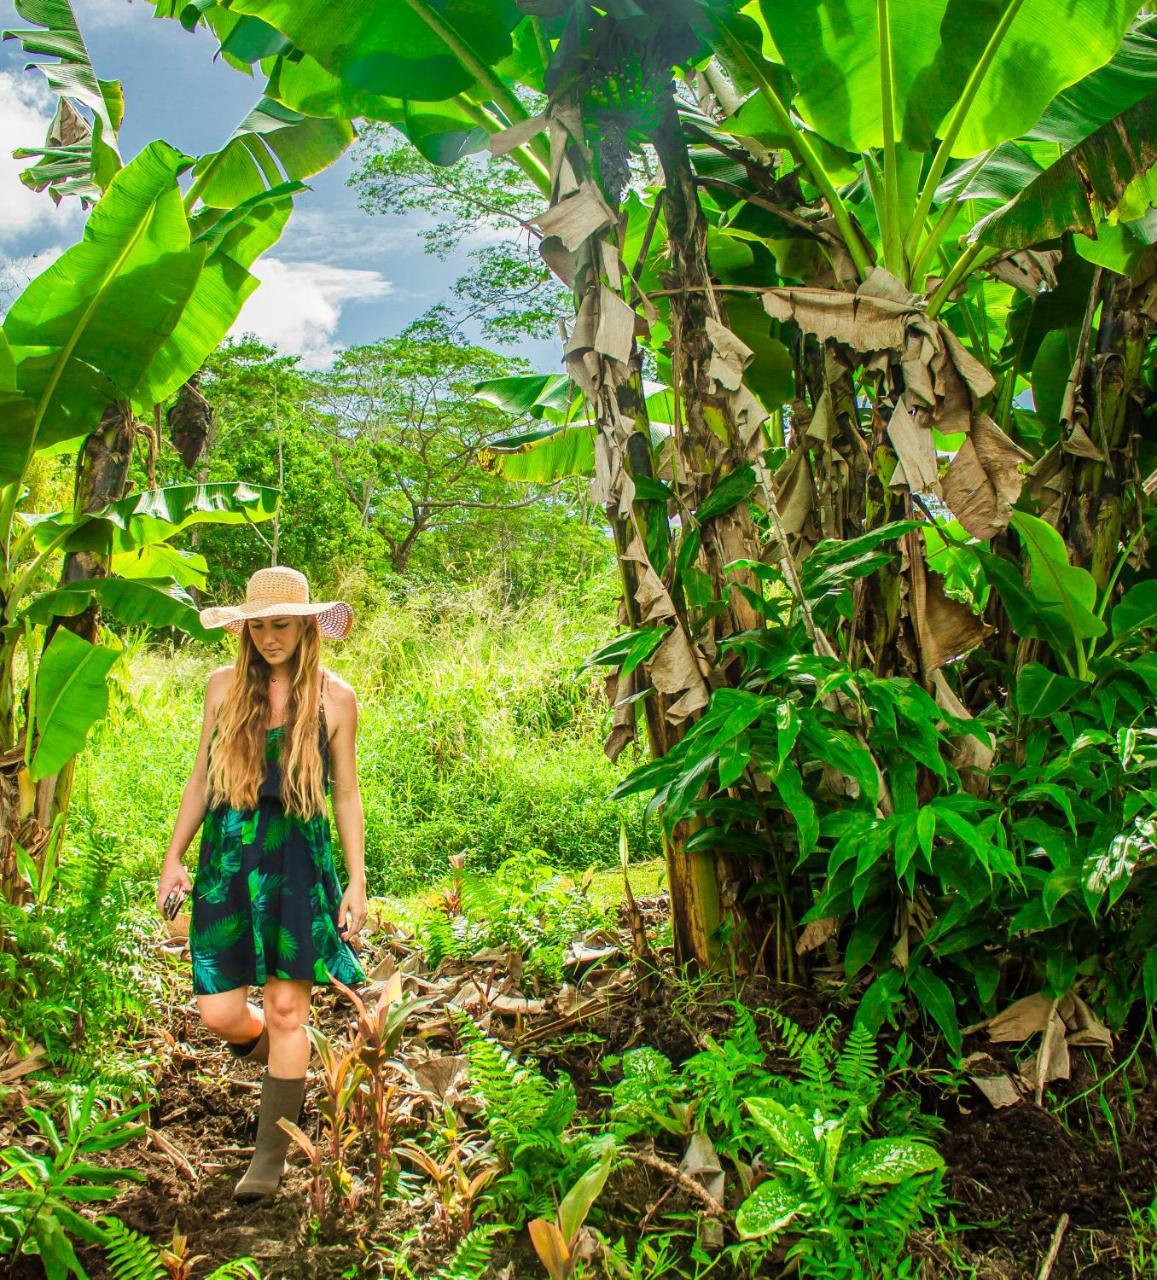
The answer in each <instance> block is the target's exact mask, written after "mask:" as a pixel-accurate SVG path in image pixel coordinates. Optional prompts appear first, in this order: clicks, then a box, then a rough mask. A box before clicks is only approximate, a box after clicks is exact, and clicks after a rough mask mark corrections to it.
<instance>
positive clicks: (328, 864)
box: [189, 712, 366, 995]
mask: <svg viewBox="0 0 1157 1280" xmlns="http://www.w3.org/2000/svg"><path fill="white" fill-rule="evenodd" d="M284 739H285V729H284V727H283V726H279V727H278V728H276V729H270V730H269V731H268V732H267V734H266V738H265V780H264V782H263V783H262V786H261V791H260V794H259V797H258V802H257V808H256V809H231V808H230V807H229V806H228V805H227V804H220V805H218V806H217V807H216V808H215V809H211V810H210V811H209V812H208V813H207V814H206V815H205V823H204V826H203V827H202V830H201V850H200V856H199V857H198V860H197V875H196V878H195V880H194V882H193V894H192V901H193V906H192V916H191V923H190V927H189V950H190V951H191V952H192V956H193V990H194V991H195V992H196V993H197V994H198V995H213V994H216V993H217V992H220V991H231V990H233V989H234V988H236V987H248V986H262V985H264V983H265V982H266V980H267V979H268V978H304V979H308V980H309V981H312V982H329V981H330V980H331V979H332V978H337V979H338V980H339V981H341V982H344V983H346V984H350V983H355V982H364V981H365V976H366V975H365V972H364V971H363V969H362V967H361V964H360V963H359V962H358V958H357V956H356V955H355V954H354V952H353V949H352V948H351V947H350V945H349V943H348V942H345V941H343V940H342V937H341V935H340V934H339V933H338V930H337V925H338V920H337V912H338V907H339V905H340V904H341V892H342V891H341V885H340V884H339V883H338V878H337V870H336V868H335V866H334V858H333V849H332V847H331V844H330V826H329V817H328V815H327V814H325V813H322V814H319V815H318V816H317V817H316V818H309V819H306V818H300V817H298V816H296V815H295V814H292V813H286V811H285V809H284V807H283V806H282V803H281V750H282V746H283V744H284ZM321 752H322V762H323V765H324V767H325V779H326V791H327V793H328V791H329V734H328V731H327V730H326V726H325V714H324V712H323V713H322V721H321Z"/></svg>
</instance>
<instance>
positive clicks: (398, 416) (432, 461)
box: [312, 309, 542, 574]
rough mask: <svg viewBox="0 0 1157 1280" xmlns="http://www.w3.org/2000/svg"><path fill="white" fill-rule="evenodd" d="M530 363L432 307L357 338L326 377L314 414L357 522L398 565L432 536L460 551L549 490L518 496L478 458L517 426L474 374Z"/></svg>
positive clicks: (400, 569) (401, 568)
mask: <svg viewBox="0 0 1157 1280" xmlns="http://www.w3.org/2000/svg"><path fill="white" fill-rule="evenodd" d="M524 368H525V365H524V362H522V361H519V360H512V359H509V358H507V357H503V356H499V355H496V354H495V353H494V352H492V351H488V350H486V349H485V348H484V347H479V346H474V345H471V344H469V343H467V342H465V341H464V340H463V339H462V338H461V336H460V334H459V333H458V332H457V331H456V330H455V328H454V327H453V325H452V324H451V322H450V321H449V318H448V317H447V315H446V313H445V312H444V311H443V310H441V309H435V310H434V311H432V312H430V313H429V314H427V315H426V316H424V317H422V318H421V319H420V320H418V321H415V323H414V324H412V325H410V326H409V327H408V328H407V329H405V330H404V331H403V332H402V333H401V334H400V335H399V336H398V337H396V338H389V339H385V340H383V341H381V342H376V343H372V344H369V345H366V346H359V347H351V348H350V349H349V350H348V351H345V352H343V353H342V354H341V355H339V356H338V358H337V360H336V361H335V362H334V366H333V369H332V370H331V371H330V372H329V373H327V374H325V375H322V376H321V377H319V378H318V379H317V381H316V384H315V387H314V390H313V398H312V405H313V409H312V412H313V414H314V421H315V423H316V425H317V426H318V427H319V428H320V430H321V431H322V432H323V433H324V434H326V435H327V437H328V439H329V443H330V450H331V456H332V459H333V465H334V468H335V470H336V473H337V476H338V478H339V480H340V482H341V484H342V486H343V489H344V492H345V494H346V497H347V499H348V500H349V502H350V503H351V504H352V506H353V508H354V510H355V511H356V513H357V519H358V521H359V522H360V524H361V526H362V527H363V528H365V529H367V530H374V531H375V532H376V533H377V534H379V535H380V537H381V539H382V540H383V542H384V543H385V546H386V548H387V549H388V556H389V560H390V563H391V565H392V566H393V569H394V571H395V572H396V573H399V574H402V573H405V572H406V570H407V569H408V568H409V566H410V561H411V557H412V555H413V553H414V549H415V547H416V546H417V544H418V541H419V539H420V538H422V537H423V536H424V535H427V534H430V533H438V534H440V535H441V539H442V542H443V544H444V545H447V546H449V548H450V549H452V550H453V549H455V548H456V549H458V550H459V551H461V543H462V537H463V535H469V538H468V540H471V541H476V540H479V539H482V540H484V535H483V532H482V529H481V528H480V526H484V525H486V524H487V523H488V521H487V519H486V517H487V516H492V515H495V514H498V513H507V512H511V511H516V510H522V509H524V508H527V507H530V506H533V505H535V504H536V503H538V502H540V501H541V500H542V495H541V494H540V493H537V492H536V493H532V494H531V495H530V496H529V497H528V496H527V495H526V493H525V490H522V489H520V490H518V491H517V492H518V496H517V497H513V496H512V492H513V490H512V486H510V485H509V484H508V483H507V482H506V481H504V480H502V479H500V478H497V477H494V476H490V475H487V474H486V473H485V472H483V471H482V470H481V468H480V467H479V466H478V463H477V455H478V451H479V449H481V448H482V447H483V446H484V445H485V444H487V443H488V442H489V441H490V440H492V439H494V438H496V437H498V436H501V435H505V434H507V433H508V432H509V429H510V425H509V419H508V418H506V417H504V416H503V415H502V414H500V413H498V412H497V411H496V410H495V409H493V408H492V407H491V406H490V405H487V404H485V403H483V402H482V401H480V400H479V399H477V397H476V396H475V395H474V385H475V383H477V382H479V381H481V380H482V379H485V378H497V377H501V376H503V375H504V374H511V373H515V372H518V371H521V370H523V369H524Z"/></svg>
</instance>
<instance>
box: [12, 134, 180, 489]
mask: <svg viewBox="0 0 1157 1280" xmlns="http://www.w3.org/2000/svg"><path fill="white" fill-rule="evenodd" d="M187 164H188V161H187V160H186V158H185V157H184V156H182V155H181V154H180V152H178V151H174V150H173V148H172V147H170V146H168V145H167V144H165V143H163V142H154V143H150V145H149V146H147V147H146V148H145V149H144V151H142V152H141V153H140V155H138V156H137V157H136V159H134V160H133V161H132V162H131V163H130V164H128V165H126V166H125V168H123V169H122V170H121V171H120V172H119V173H118V174H117V175H116V177H115V178H113V180H112V182H111V184H110V185H109V189H108V191H107V192H106V193H105V195H104V198H103V199H102V200H101V201H100V202H99V203H98V204H97V205H96V207H95V208H94V209H93V211H92V213H91V215H90V216H89V219H88V222H87V223H86V224H85V229H84V239H83V241H82V242H81V243H80V244H77V245H74V246H73V247H72V248H71V249H68V250H66V251H65V252H64V253H63V254H61V256H60V257H59V258H57V260H56V261H55V262H54V263H53V264H52V265H51V266H50V267H48V269H47V270H45V271H44V272H42V273H41V274H40V275H39V276H37V277H36V279H34V280H33V281H32V283H31V284H29V285H28V287H27V288H26V289H25V290H24V292H23V293H22V294H21V295H20V297H19V298H17V299H16V301H15V302H14V303H13V304H12V308H11V310H10V311H9V312H8V315H7V316H6V318H5V321H4V333H5V336H6V337H7V340H8V343H9V344H10V346H11V348H12V354H13V356H14V358H15V359H16V362H17V381H18V384H19V387H20V391H21V392H22V393H23V394H24V396H25V397H26V398H27V399H28V400H29V401H31V402H33V403H34V405H35V408H34V410H33V412H32V415H31V418H30V419H24V420H22V421H20V422H19V423H17V424H16V427H15V428H13V427H12V426H11V425H9V427H8V429H7V430H5V431H4V432H3V433H2V434H0V480H8V479H15V478H16V477H18V476H20V475H22V474H23V471H24V468H25V466H26V464H27V460H28V458H29V457H30V456H31V453H32V451H33V450H34V449H35V448H43V447H45V446H47V445H51V444H55V443H58V442H60V441H63V440H69V439H74V438H76V437H79V436H81V435H84V434H87V432H88V431H90V430H91V429H92V428H93V427H95V426H96V424H97V423H98V422H99V421H100V418H101V415H102V414H103V412H104V409H105V407H106V406H107V405H108V403H109V402H110V401H112V400H116V399H126V400H128V399H133V398H135V397H136V395H137V394H138V392H139V389H140V387H141V385H142V384H143V383H144V381H145V379H146V375H147V372H148V369H149V365H150V364H151V362H152V360H153V357H154V356H155V355H156V353H157V351H158V350H159V349H160V348H161V346H162V345H163V343H164V341H165V339H166V338H167V337H168V335H169V334H170V333H171V332H172V331H173V329H174V328H175V327H176V325H177V323H178V322H179V320H180V318H181V314H182V312H183V310H184V308H185V305H186V303H187V302H188V300H189V296H190V295H191V293H192V291H193V289H194V287H195V285H196V283H197V279H198V276H199V275H200V271H201V264H202V262H203V259H204V253H205V251H204V249H203V248H201V247H199V246H194V245H192V244H191V243H190V236H189V224H188V221H187V219H186V217H185V210H184V206H183V204H182V201H181V193H180V190H179V188H178V186H177V175H178V174H179V173H181V172H182V170H184V169H185V168H186V167H187Z"/></svg>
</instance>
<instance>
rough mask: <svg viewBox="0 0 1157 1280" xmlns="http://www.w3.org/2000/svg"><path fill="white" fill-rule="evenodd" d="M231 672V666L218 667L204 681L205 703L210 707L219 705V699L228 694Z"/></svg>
mask: <svg viewBox="0 0 1157 1280" xmlns="http://www.w3.org/2000/svg"><path fill="white" fill-rule="evenodd" d="M233 672H234V669H233V667H232V666H228V667H218V668H217V669H216V671H210V672H209V678H208V679H207V680H206V681H205V702H206V703H207V704H208V705H209V706H210V707H216V706H218V705H220V702H221V699H222V698H224V696H225V695H226V694H227V693H228V692H229V686H230V685H231V684H232V683H233Z"/></svg>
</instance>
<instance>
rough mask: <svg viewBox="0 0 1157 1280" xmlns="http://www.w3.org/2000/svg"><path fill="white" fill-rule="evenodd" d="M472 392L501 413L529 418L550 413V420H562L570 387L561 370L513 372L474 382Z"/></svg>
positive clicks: (566, 409)
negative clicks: (508, 374) (502, 376)
mask: <svg viewBox="0 0 1157 1280" xmlns="http://www.w3.org/2000/svg"><path fill="white" fill-rule="evenodd" d="M474 394H475V395H476V396H477V397H478V399H479V400H485V401H486V403H487V404H492V405H494V407H495V408H496V409H501V410H502V411H503V413H510V414H515V415H517V416H522V415H523V414H527V415H529V416H530V417H532V418H542V417H544V416H548V410H549V411H550V414H553V415H558V416H557V417H551V418H550V420H552V421H555V422H560V421H563V420H565V418H566V416H567V414H568V413H569V411H570V406H571V399H572V394H573V388H572V384H571V380H570V378H568V377H567V375H566V374H565V373H517V374H511V375H510V376H509V377H505V378H488V379H487V380H486V381H484V382H479V383H476V384H475V386H474Z"/></svg>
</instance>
